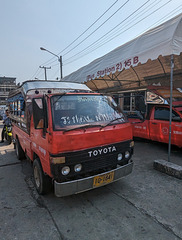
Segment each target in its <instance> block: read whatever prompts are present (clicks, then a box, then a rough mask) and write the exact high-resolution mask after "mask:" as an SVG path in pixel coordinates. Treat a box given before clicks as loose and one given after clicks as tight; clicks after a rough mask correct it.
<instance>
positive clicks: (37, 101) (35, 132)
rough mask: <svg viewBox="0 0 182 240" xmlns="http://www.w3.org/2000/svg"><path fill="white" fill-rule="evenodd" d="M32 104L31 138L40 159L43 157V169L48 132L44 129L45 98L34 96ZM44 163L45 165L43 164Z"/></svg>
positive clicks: (45, 126) (45, 115)
mask: <svg viewBox="0 0 182 240" xmlns="http://www.w3.org/2000/svg"><path fill="white" fill-rule="evenodd" d="M32 104H33V105H32V106H33V121H34V129H32V132H31V140H32V143H33V147H34V148H35V151H36V153H38V156H39V158H40V160H41V159H44V162H42V167H43V169H45V168H46V162H45V159H46V156H47V155H48V154H47V149H48V147H47V146H48V133H47V131H46V129H47V127H48V117H47V107H46V101H45V98H44V97H43V98H34V99H33V101H32ZM44 164H45V166H44Z"/></svg>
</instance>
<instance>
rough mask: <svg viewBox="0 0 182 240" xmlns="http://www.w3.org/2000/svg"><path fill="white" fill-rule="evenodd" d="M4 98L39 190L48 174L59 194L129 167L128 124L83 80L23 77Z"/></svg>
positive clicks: (89, 186) (97, 182) (127, 170)
mask: <svg viewBox="0 0 182 240" xmlns="http://www.w3.org/2000/svg"><path fill="white" fill-rule="evenodd" d="M8 102H9V107H10V113H11V119H12V124H13V137H14V139H15V144H16V154H17V157H18V158H19V159H22V158H23V157H24V156H26V157H27V158H28V159H30V160H31V161H32V163H33V170H34V171H33V172H34V180H35V186H36V189H37V191H38V193H39V194H43V193H45V192H47V191H48V188H49V185H50V182H51V180H52V182H54V191H55V195H56V196H58V197H62V196H66V195H71V194H75V193H79V192H82V191H86V190H89V189H93V188H96V187H100V186H103V185H105V184H108V183H111V182H113V181H116V180H118V179H120V178H121V177H123V176H126V175H128V174H129V173H131V172H132V168H133V162H132V160H131V157H132V154H133V145H134V143H133V140H132V138H133V136H132V127H131V124H130V123H129V122H128V120H127V118H126V117H125V115H124V114H123V113H122V111H121V109H120V108H119V107H118V106H117V104H116V103H115V102H114V101H113V99H112V98H111V97H109V96H103V95H101V94H98V93H93V92H91V90H90V89H89V88H88V87H87V86H86V85H84V84H78V83H68V82H58V81H55V82H54V81H27V82H24V83H23V84H22V86H20V87H19V88H18V89H16V90H14V91H12V92H10V95H9V98H8Z"/></svg>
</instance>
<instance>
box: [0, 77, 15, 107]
mask: <svg viewBox="0 0 182 240" xmlns="http://www.w3.org/2000/svg"><path fill="white" fill-rule="evenodd" d="M16 87H17V86H16V78H11V77H0V106H6V103H7V102H6V100H7V97H8V95H9V92H10V91H11V90H13V89H15V88H16Z"/></svg>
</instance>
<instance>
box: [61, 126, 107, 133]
mask: <svg viewBox="0 0 182 240" xmlns="http://www.w3.org/2000/svg"><path fill="white" fill-rule="evenodd" d="M90 127H103V125H101V124H85V125H82V126H79V127H75V128H70V129H65V130H64V131H63V133H65V132H69V131H74V130H77V129H83V128H90Z"/></svg>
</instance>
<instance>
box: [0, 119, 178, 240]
mask: <svg viewBox="0 0 182 240" xmlns="http://www.w3.org/2000/svg"><path fill="white" fill-rule="evenodd" d="M0 123H1V126H0V127H2V122H0ZM156 159H164V160H167V159H168V152H167V145H163V144H160V143H153V142H144V141H139V140H137V141H135V153H134V156H133V160H134V170H133V173H132V174H130V175H129V176H127V177H125V178H123V179H121V180H120V181H118V182H115V183H112V184H110V185H107V186H105V187H101V188H99V189H95V190H92V191H88V192H85V193H81V194H78V195H73V196H69V197H64V198H57V197H55V196H54V194H53V192H52V193H50V194H48V195H46V196H39V195H38V194H37V192H36V190H35V188H34V185H33V182H32V167H31V164H30V163H29V162H28V161H27V160H24V161H22V162H20V161H18V160H17V158H16V155H15V151H14V149H13V144H11V145H8V144H7V143H6V142H5V143H3V144H2V143H1V145H0V239H1V240H15V239H17V240H25V239H26V240H38V239H39V240H42V239H43V240H50V239H51V240H57V239H61V240H66V239H67V240H103V239H104V240H178V239H182V180H179V179H176V178H174V177H171V176H168V175H166V174H163V173H160V172H158V171H156V170H154V169H153V161H154V160H156ZM171 161H172V162H175V163H178V164H181V165H182V150H180V149H178V148H172V154H171Z"/></svg>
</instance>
